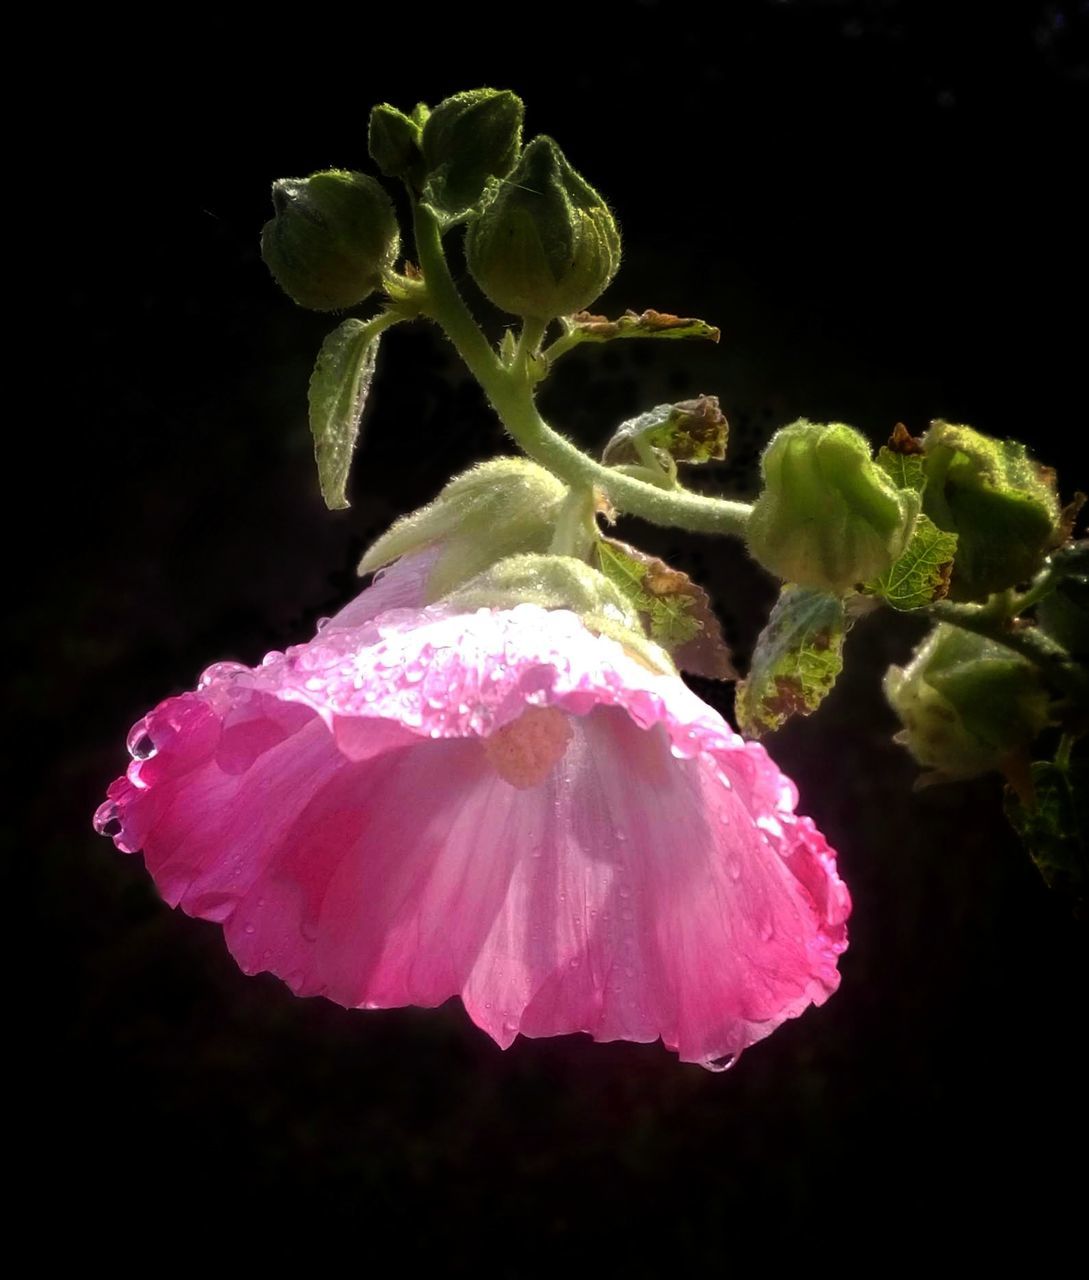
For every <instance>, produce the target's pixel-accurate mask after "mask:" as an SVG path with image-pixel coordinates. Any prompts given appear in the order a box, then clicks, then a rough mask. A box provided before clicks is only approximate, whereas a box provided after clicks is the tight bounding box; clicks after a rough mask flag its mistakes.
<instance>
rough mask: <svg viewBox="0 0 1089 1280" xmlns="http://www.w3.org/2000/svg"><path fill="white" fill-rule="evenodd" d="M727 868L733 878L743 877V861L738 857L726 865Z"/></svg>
mask: <svg viewBox="0 0 1089 1280" xmlns="http://www.w3.org/2000/svg"><path fill="white" fill-rule="evenodd" d="M726 870H727V871H728V872H729V873H730V879H731V880H740V879H741V863H740V862H738V860H737V859H736V858H732V859H731V860H730V861H729V862H728V863H727V865H726Z"/></svg>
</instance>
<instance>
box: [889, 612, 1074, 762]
mask: <svg viewBox="0 0 1089 1280" xmlns="http://www.w3.org/2000/svg"><path fill="white" fill-rule="evenodd" d="M885 696H886V697H887V698H888V700H889V702H890V703H891V705H892V708H893V710H894V711H895V712H896V714H897V715H898V716H899V717H900V721H901V723H902V724H903V726H904V728H903V730H902V731H901V732H900V733H898V734H897V735H896V741H897V742H901V743H903V744H904V746H906V747H907V749H908V750H909V751H910V752H911V754H912V755H913V756H914V757H915V759H916V760H917V761H918V762H919V764H922V765H927V766H929V767H930V768H932V769H935V770H937V772H938V774H939V775H940V776H939V777H937V778H932V779H931V780H932V781H940V780H942V779H946V778H949V779H953V778H974V777H975V776H976V775H977V774H980V773H987V772H988V771H989V770H991V769H997V768H999V767H1000V766H1001V764H1002V762H1003V760H1004V759H1005V758H1006V757H1007V756H1009V755H1010V753H1011V752H1014V751H1016V750H1017V749H1018V748H1021V747H1026V746H1028V744H1029V743H1030V742H1031V741H1032V740H1033V738H1035V737H1036V735H1037V734H1038V733H1039V732H1040V731H1041V729H1043V728H1044V727H1045V726H1046V725H1047V724H1048V698H1047V694H1046V692H1045V691H1044V688H1043V685H1042V683H1041V681H1040V674H1039V671H1038V670H1037V668H1036V667H1035V666H1034V665H1033V664H1032V663H1031V662H1029V661H1028V659H1026V658H1022V657H1021V655H1020V654H1018V653H1014V651H1013V650H1012V649H1007V648H1006V646H1005V645H1001V644H997V643H996V642H995V641H993V640H987V639H985V638H984V637H983V636H977V635H974V634H973V633H971V632H968V631H964V630H962V629H961V628H960V627H953V626H949V625H947V624H945V623H942V624H940V625H939V626H937V627H935V628H934V630H933V631H931V632H930V634H929V635H928V636H927V637H926V638H925V639H924V640H923V642H922V644H921V645H920V646H919V648H918V649H916V651H915V653H914V655H913V657H912V660H911V662H910V664H909V665H908V666H907V667H906V668H901V667H890V668H889V669H888V671H887V672H886V674H885Z"/></svg>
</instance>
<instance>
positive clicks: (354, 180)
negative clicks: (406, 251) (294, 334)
mask: <svg viewBox="0 0 1089 1280" xmlns="http://www.w3.org/2000/svg"><path fill="white" fill-rule="evenodd" d="M272 204H273V207H274V208H275V210H276V216H275V217H274V218H273V219H272V220H271V222H266V223H265V226H264V229H263V230H262V232H261V256H262V258H264V260H265V265H266V266H267V267H268V269H269V270H270V271H271V272H272V274H273V276H274V277H275V280H276V283H277V284H278V285H279V286H280V288H281V289H283V291H284V292H285V293H286V294H287V295H288V297H289V298H291V299H292V300H293V301H295V302H297V303H298V304H299V306H300V307H308V308H309V309H310V310H311V311H340V310H342V309H343V308H345V307H354V306H355V305H356V303H358V302H362V301H363V299H364V298H366V297H368V296H369V295H370V294H372V293H373V292H374V291H375V289H377V288H378V287H379V285H380V284H381V281H382V273H383V271H387V270H388V269H389V268H390V267H392V265H393V262H394V259H395V258H396V256H397V250H398V248H399V245H400V237H399V236H398V233H397V218H396V216H395V214H394V212H393V205H392V203H391V202H390V198H389V196H388V195H386V193H385V191H384V190H383V189H382V188H381V187H380V186H379V184H378V183H377V182H376V181H375V180H374V179H373V178H368V177H366V176H365V175H364V174H361V173H349V172H346V171H342V170H339V169H330V170H328V171H326V172H324V173H314V174H311V175H310V177H309V178H281V179H280V180H279V181H278V182H274V183H273V184H272Z"/></svg>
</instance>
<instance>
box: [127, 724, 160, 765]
mask: <svg viewBox="0 0 1089 1280" xmlns="http://www.w3.org/2000/svg"><path fill="white" fill-rule="evenodd" d="M125 746H126V747H127V748H128V753H129V755H130V756H132V758H133V759H134V760H150V759H151V757H152V756H153V755H154V754H155V751H156V747H155V743H154V742H153V741H152V738H151V734H150V733H148V731H147V721H146V720H137V722H136V723H135V724H134V725H133V726H132V728H131V729H130V730H129V736H128V738H127V739H126V741H125Z"/></svg>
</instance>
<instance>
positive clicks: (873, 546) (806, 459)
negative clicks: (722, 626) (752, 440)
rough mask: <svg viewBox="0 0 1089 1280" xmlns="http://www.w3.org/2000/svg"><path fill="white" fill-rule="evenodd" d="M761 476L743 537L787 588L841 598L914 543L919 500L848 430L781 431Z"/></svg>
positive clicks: (837, 426) (809, 426)
mask: <svg viewBox="0 0 1089 1280" xmlns="http://www.w3.org/2000/svg"><path fill="white" fill-rule="evenodd" d="M761 470H762V472H763V476H764V490H763V492H762V493H761V494H760V497H759V498H758V499H757V500H756V505H755V506H754V507H753V510H752V515H751V516H750V517H749V523H748V528H747V530H746V537H747V538H748V542H749V550H750V551H751V552H752V554H753V555H754V556H755V558H756V559H757V560H759V561H760V563H761V564H762V565H763V566H764V568H765V569H770V570H771V572H772V573H775V574H778V576H779V577H780V578H782V579H783V580H784V581H786V582H794V583H797V584H798V586H802V587H815V588H817V589H818V590H821V591H830V592H832V593H834V594H836V595H843V594H844V593H845V592H847V591H848V590H849V589H850V588H851V587H853V586H855V585H856V584H858V583H861V582H868V581H869V580H870V579H872V578H876V577H877V576H878V575H879V574H882V573H884V572H885V571H886V570H887V569H888V568H889V567H890V565H891V564H892V563H893V561H894V560H895V559H896V558H897V557H898V556H899V555H900V554H901V552H902V551H903V550H904V547H905V546H906V545H907V542H908V539H909V538H910V537H911V532H912V529H913V528H914V525H915V517H916V516H917V515H918V514H919V498H918V495H917V494H916V493H914V492H912V491H911V490H903V489H898V488H897V487H896V485H895V484H894V483H893V482H892V480H891V479H890V477H889V476H888V475H887V474H886V472H885V471H883V470H882V469H881V468H880V467H878V466H877V465H876V464H875V463H874V462H873V460H872V458H871V455H870V446H869V444H868V443H867V441H866V440H865V438H864V437H863V436H861V435H859V433H858V432H857V431H855V430H854V429H853V428H851V427H846V426H844V425H843V424H842V423H832V424H831V425H829V426H821V425H818V424H817V423H813V422H806V421H805V420H804V419H802V420H800V421H798V422H795V423H793V424H792V425H791V426H789V427H783V429H782V430H781V431H778V432H776V434H775V435H774V436H773V437H772V439H771V442H770V444H769V445H768V447H767V449H765V450H764V457H763V459H762V461H761Z"/></svg>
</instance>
